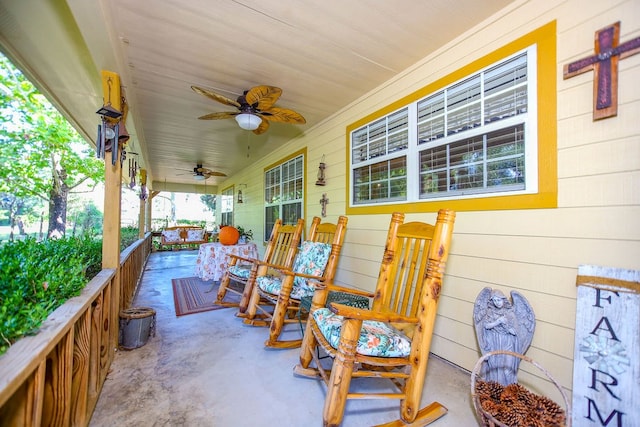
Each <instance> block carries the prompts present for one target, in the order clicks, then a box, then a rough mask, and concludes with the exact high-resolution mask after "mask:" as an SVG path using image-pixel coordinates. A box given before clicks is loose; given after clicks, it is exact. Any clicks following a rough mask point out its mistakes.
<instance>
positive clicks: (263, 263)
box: [252, 259, 291, 274]
mask: <svg viewBox="0 0 640 427" xmlns="http://www.w3.org/2000/svg"><path fill="white" fill-rule="evenodd" d="M252 262H253V263H255V264H257V265H259V266H266V267H269V268H273V269H274V270H280V271H281V272H282V273H284V274H287V272H290V271H291V269H290V268H287V267H285V266H284V265H279V264H271V263H270V262H265V261H262V260H259V259H254V260H252Z"/></svg>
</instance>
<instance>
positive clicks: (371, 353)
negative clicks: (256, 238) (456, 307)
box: [294, 209, 455, 426]
mask: <svg viewBox="0 0 640 427" xmlns="http://www.w3.org/2000/svg"><path fill="white" fill-rule="evenodd" d="M454 220H455V212H453V211H450V210H445V209H442V210H440V211H439V212H438V217H437V220H436V223H435V225H430V224H425V223H419V222H409V223H404V214H402V213H397V212H396V213H394V214H393V215H392V217H391V223H390V225H389V232H388V234H387V240H386V243H385V249H384V254H383V257H382V262H381V264H380V271H379V275H378V281H377V284H376V289H375V291H374V292H373V293H368V292H365V291H362V290H359V289H357V288H347V287H344V286H339V285H336V284H334V283H331V282H324V283H321V284H318V285H317V286H316V291H315V293H314V295H313V300H312V303H311V314H310V316H309V319H308V321H307V327H306V331H305V334H304V340H303V342H302V348H301V351H300V363H299V364H298V365H297V366H296V367H295V368H294V373H295V374H296V375H300V376H305V377H310V378H316V379H317V378H322V379H323V380H324V381H325V383H326V384H327V394H326V398H325V406H324V412H323V417H324V425H325V426H338V425H340V423H341V422H342V418H343V416H344V409H345V405H346V401H347V399H350V398H357V399H362V398H372V399H400V401H401V403H400V418H401V420H402V421H401V422H400V421H398V422H396V423H390V424H389V425H405V424H404V423H406V424H411V425H426V424H428V421H429V420H430V421H433V420H435V419H437V418H439V417H440V416H442V415H444V414H445V413H446V408H444V407H443V406H442V405H440V404H438V403H437V402H435V403H434V404H432V405H429V406H427V407H425V408H423V409H421V410H419V407H420V406H419V405H420V401H421V397H422V391H423V388H424V380H425V376H426V372H427V362H428V357H429V350H430V346H431V337H432V334H433V327H434V323H435V317H436V311H437V306H438V300H439V297H440V290H441V287H442V280H443V274H444V267H445V264H446V261H447V258H448V255H449V246H450V244H451V236H452V233H453V223H454ZM330 292H345V293H352V294H357V295H361V296H368V297H370V298H372V299H373V304H372V308H371V310H366V309H362V308H357V307H353V306H348V305H345V304H339V303H336V302H331V303H330V304H329V307H328V308H327V298H328V296H329V293H330ZM319 347H322V349H323V350H324V352H325V353H326V354H328V355H329V356H331V357H332V358H333V364H332V366H331V369H328V367H327V366H326V365H327V364H326V362H325V361H323V363H321V362H320V356H319V351H318V348H319ZM312 362H313V364H314V365H315V366H312ZM352 377H358V378H361V379H365V378H375V379H376V380H379V379H380V378H387V379H390V380H391V381H392V382H393V384H395V385H396V386H398V388H399V390H398V392H397V393H388V392H387V393H385V392H383V393H380V392H375V391H374V392H367V393H359V392H357V393H354V392H351V391H350V385H351V378H352ZM361 386H362V383H361ZM419 421H420V423H419ZM414 422H415V424H412V423H414Z"/></svg>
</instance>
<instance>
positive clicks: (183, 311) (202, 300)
mask: <svg viewBox="0 0 640 427" xmlns="http://www.w3.org/2000/svg"><path fill="white" fill-rule="evenodd" d="M171 283H172V285H173V301H174V303H175V306H176V316H184V315H187V314H193V313H202V312H203V311H211V310H218V309H221V308H227V307H223V306H221V305H216V304H214V303H213V302H214V301H215V300H216V297H217V296H218V287H219V284H218V283H215V284H214V282H204V281H202V280H200V279H199V278H198V277H185V278H182V279H171ZM212 286H213V287H212ZM230 287H232V288H233V289H237V290H242V287H241V285H238V284H236V283H235V282H231V284H230ZM224 302H230V303H234V302H235V303H239V302H240V295H236V294H234V293H232V292H227V296H226V297H225V299H224Z"/></svg>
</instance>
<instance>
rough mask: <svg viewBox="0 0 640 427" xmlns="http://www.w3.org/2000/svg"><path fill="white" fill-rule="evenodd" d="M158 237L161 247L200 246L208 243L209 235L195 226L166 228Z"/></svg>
mask: <svg viewBox="0 0 640 427" xmlns="http://www.w3.org/2000/svg"><path fill="white" fill-rule="evenodd" d="M160 236H161V238H160V245H161V246H179V245H200V244H201V243H207V242H209V233H208V232H207V231H206V230H205V229H204V228H202V227H200V226H197V225H178V226H175V227H166V228H165V229H163V230H162V232H161V233H160Z"/></svg>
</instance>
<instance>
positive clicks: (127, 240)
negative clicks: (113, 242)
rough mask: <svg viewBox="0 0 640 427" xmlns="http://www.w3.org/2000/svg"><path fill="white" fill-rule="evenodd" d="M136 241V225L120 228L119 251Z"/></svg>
mask: <svg viewBox="0 0 640 427" xmlns="http://www.w3.org/2000/svg"><path fill="white" fill-rule="evenodd" d="M137 241H138V227H122V229H120V252H122V251H124V250H125V249H127V248H128V247H129V246H131V245H132V244H134V243H135V242H137Z"/></svg>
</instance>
